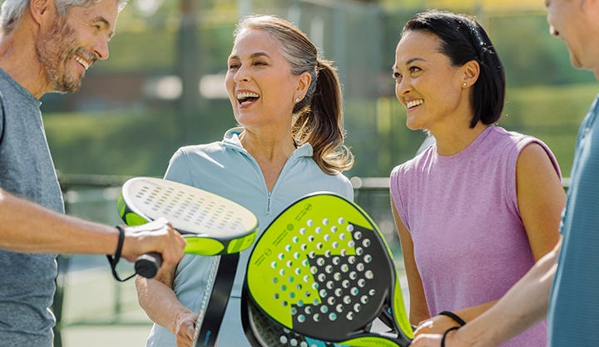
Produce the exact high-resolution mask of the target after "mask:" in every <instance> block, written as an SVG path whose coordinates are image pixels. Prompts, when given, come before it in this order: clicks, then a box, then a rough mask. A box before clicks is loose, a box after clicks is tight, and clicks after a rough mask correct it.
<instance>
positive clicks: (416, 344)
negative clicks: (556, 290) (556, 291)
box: [411, 240, 561, 347]
mask: <svg viewBox="0 0 599 347" xmlns="http://www.w3.org/2000/svg"><path fill="white" fill-rule="evenodd" d="M560 246H561V240H560V241H559V242H558V244H557V245H556V246H555V248H554V249H553V250H552V251H550V252H549V253H547V254H546V255H545V256H544V257H543V258H541V259H540V260H539V261H538V262H537V263H536V264H535V265H534V266H533V267H532V268H531V269H530V271H528V273H527V274H526V275H525V276H524V277H522V278H521V279H520V281H518V282H517V283H516V284H515V285H514V286H513V287H512V288H511V289H510V290H509V291H508V292H507V293H506V294H505V295H504V296H503V297H502V298H501V299H500V300H499V301H498V302H497V304H495V305H494V306H493V307H491V308H490V309H489V310H487V311H486V312H485V313H483V314H482V315H480V316H479V317H478V318H476V319H474V320H473V321H471V322H468V324H466V325H465V326H463V327H462V328H460V329H459V330H457V331H456V332H455V333H450V334H449V335H448V337H447V339H446V341H445V342H446V343H445V346H447V347H466V346H467V347H478V346H486V347H489V346H497V345H500V344H501V343H503V342H505V341H507V340H509V339H511V338H513V337H515V336H517V335H518V334H520V333H522V332H523V331H525V330H526V329H528V328H530V327H532V326H533V325H534V324H536V323H538V322H539V321H541V320H542V319H543V318H545V316H546V315H547V306H548V303H549V296H550V292H551V285H552V283H553V278H554V276H555V270H556V268H557V256H558V253H559V249H560ZM440 340H441V335H436V334H434V335H433V334H424V335H420V336H419V337H417V338H416V339H415V340H414V341H413V342H412V345H411V346H412V347H439V342H440Z"/></svg>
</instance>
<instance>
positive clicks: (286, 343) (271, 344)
mask: <svg viewBox="0 0 599 347" xmlns="http://www.w3.org/2000/svg"><path fill="white" fill-rule="evenodd" d="M244 304H245V305H247V307H246V309H247V313H246V314H247V315H248V317H247V323H246V322H244V324H248V325H249V327H245V328H246V329H251V338H250V341H251V342H252V345H254V346H256V343H257V344H258V345H257V346H260V347H349V346H345V345H340V344H335V343H333V342H325V341H320V340H317V339H313V338H309V337H306V336H303V335H300V334H298V333H296V332H294V331H292V330H289V329H287V328H284V327H283V326H281V325H280V324H277V323H276V322H275V321H274V320H272V318H270V317H268V316H267V315H265V314H264V312H262V310H260V309H259V308H258V307H257V306H256V304H255V303H254V302H253V301H252V300H247V301H246V302H245V303H244ZM246 334H247V333H246Z"/></svg>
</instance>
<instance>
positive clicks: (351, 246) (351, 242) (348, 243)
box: [347, 240, 356, 248]
mask: <svg viewBox="0 0 599 347" xmlns="http://www.w3.org/2000/svg"><path fill="white" fill-rule="evenodd" d="M347 247H349V248H354V247H356V243H355V242H354V240H349V241H347Z"/></svg>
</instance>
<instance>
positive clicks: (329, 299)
mask: <svg viewBox="0 0 599 347" xmlns="http://www.w3.org/2000/svg"><path fill="white" fill-rule="evenodd" d="M336 302H337V299H335V297H333V296H329V298H328V299H327V304H329V305H331V306H334V305H335V303H336Z"/></svg>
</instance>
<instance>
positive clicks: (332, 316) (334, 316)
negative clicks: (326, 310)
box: [329, 313, 337, 321]
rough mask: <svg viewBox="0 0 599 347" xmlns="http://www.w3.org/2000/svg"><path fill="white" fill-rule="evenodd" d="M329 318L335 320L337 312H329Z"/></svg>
mask: <svg viewBox="0 0 599 347" xmlns="http://www.w3.org/2000/svg"><path fill="white" fill-rule="evenodd" d="M329 320H330V321H336V320H337V314H336V313H331V314H329Z"/></svg>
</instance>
